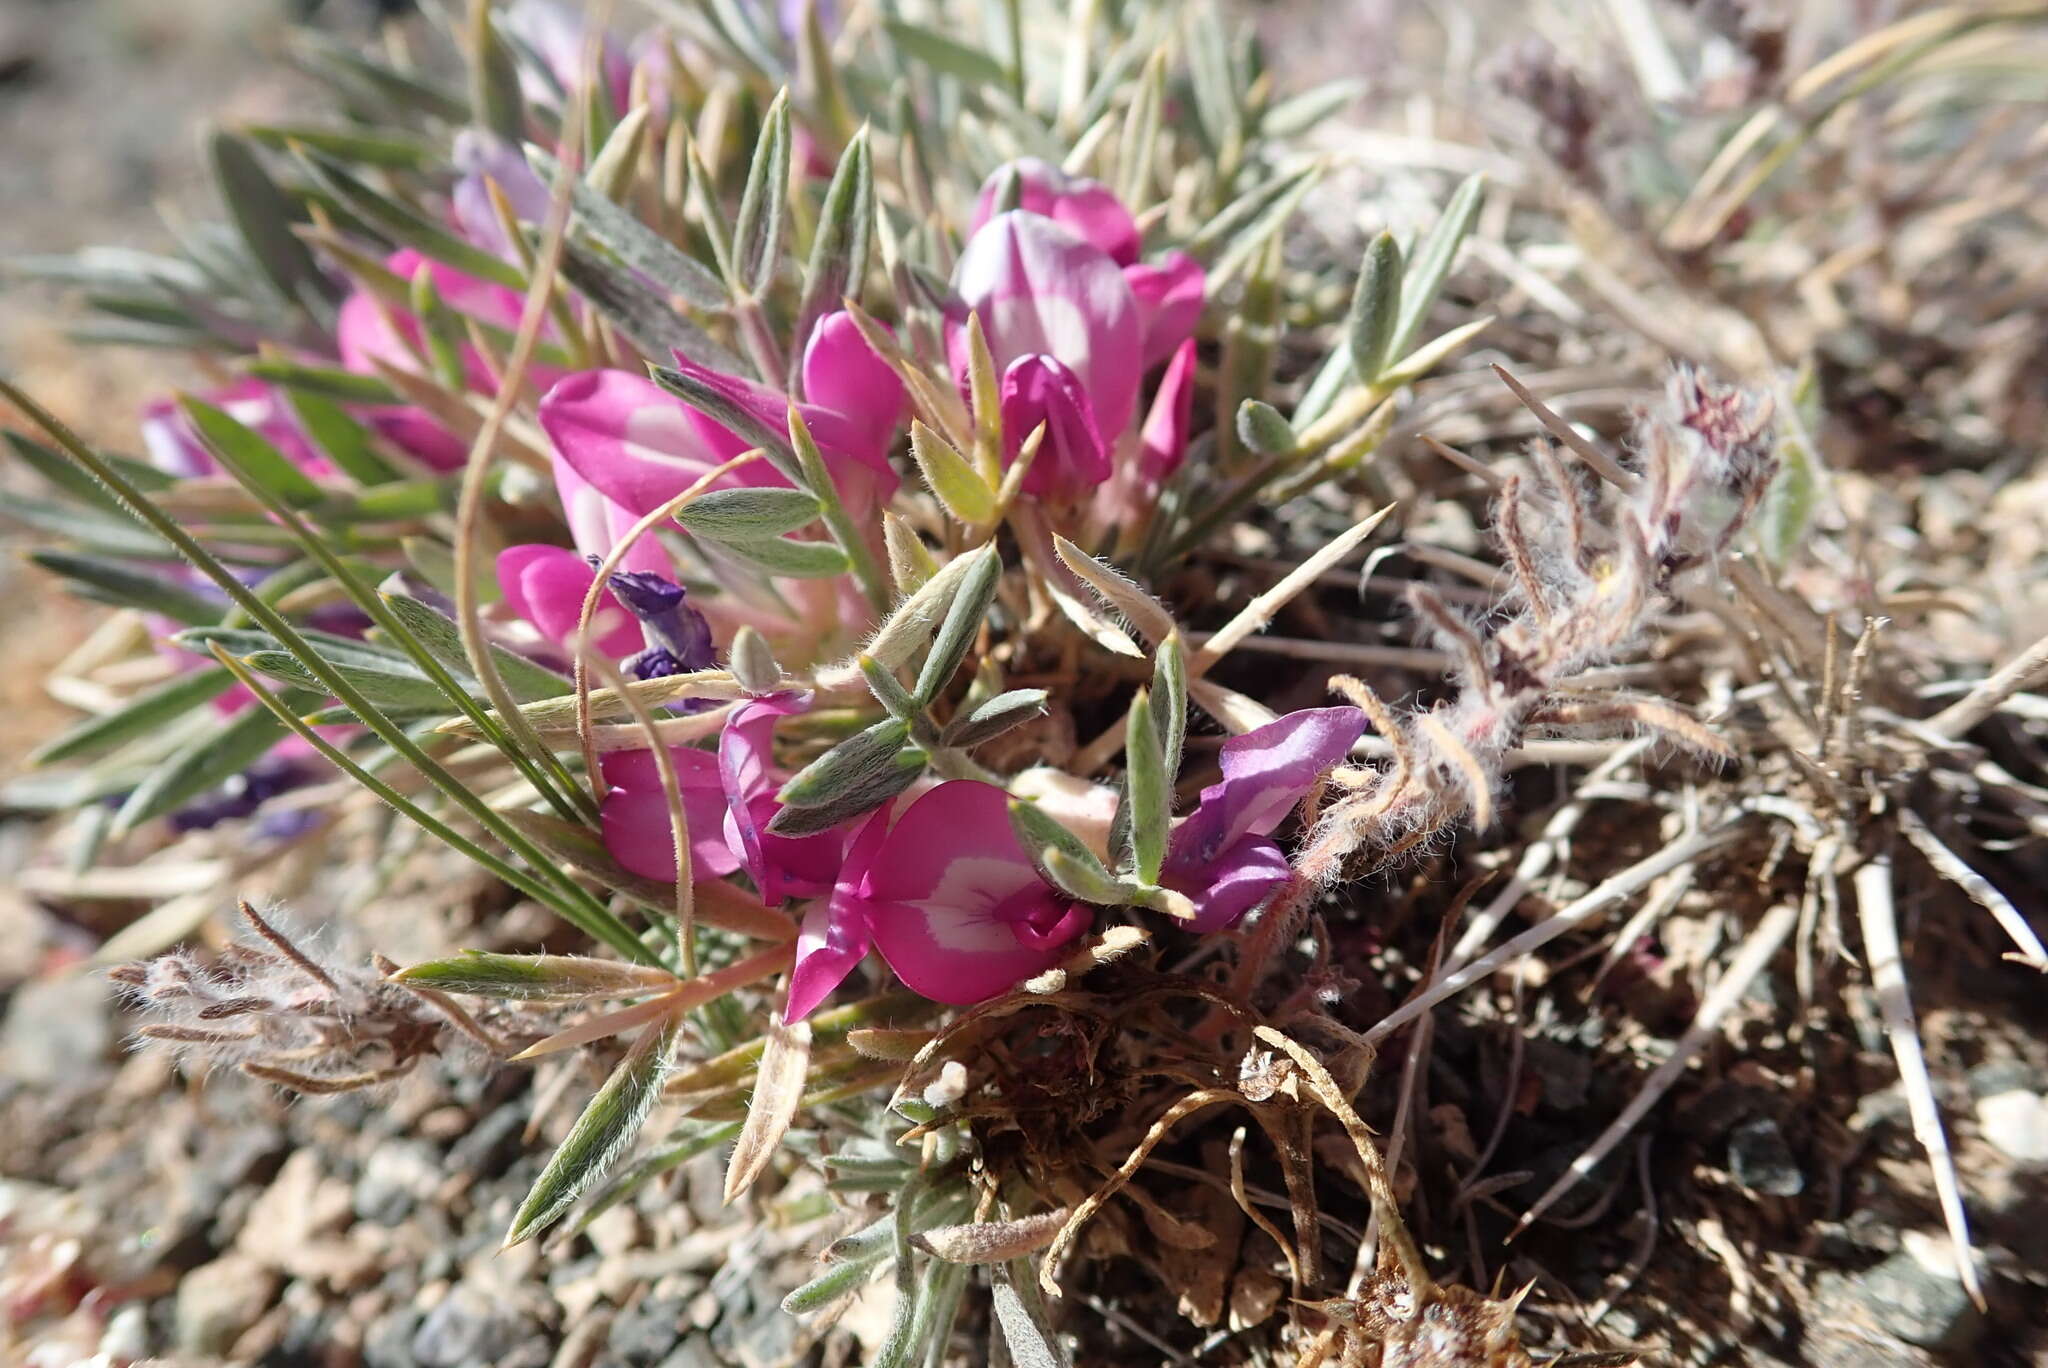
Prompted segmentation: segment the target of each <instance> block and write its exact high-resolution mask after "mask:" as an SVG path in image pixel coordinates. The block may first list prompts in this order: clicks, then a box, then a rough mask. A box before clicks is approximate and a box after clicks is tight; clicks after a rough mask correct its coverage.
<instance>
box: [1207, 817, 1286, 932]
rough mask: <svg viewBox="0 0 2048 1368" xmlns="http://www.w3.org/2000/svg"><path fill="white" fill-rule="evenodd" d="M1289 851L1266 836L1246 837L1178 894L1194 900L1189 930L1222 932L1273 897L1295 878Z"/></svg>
mask: <svg viewBox="0 0 2048 1368" xmlns="http://www.w3.org/2000/svg"><path fill="white" fill-rule="evenodd" d="M1293 873H1294V870H1293V868H1292V867H1291V866H1289V864H1288V863H1287V855H1286V852H1284V851H1282V850H1281V849H1280V847H1279V846H1277V845H1275V844H1273V842H1272V841H1270V840H1268V839H1266V838H1265V837H1264V836H1247V837H1245V838H1244V839H1243V840H1241V841H1239V842H1238V843H1237V844H1236V845H1234V846H1232V847H1231V848H1230V849H1229V850H1226V851H1225V852H1223V855H1222V856H1221V857H1220V858H1218V859H1216V860H1215V861H1213V862H1211V863H1210V864H1209V866H1208V867H1207V868H1205V869H1203V870H1202V871H1201V875H1200V877H1199V878H1196V879H1193V880H1191V881H1189V882H1187V883H1186V884H1185V885H1183V886H1181V887H1180V888H1179V891H1180V892H1182V893H1185V894H1187V895H1188V896H1189V897H1190V898H1192V899H1193V900H1194V904H1195V915H1194V919H1193V920H1192V921H1190V922H1188V923H1187V928H1188V929H1189V930H1190V931H1199V932H1203V933H1207V932H1210V931H1221V930H1223V929H1224V928H1226V927H1228V926H1231V925H1232V924H1234V923H1235V922H1236V921H1237V919H1238V918H1239V917H1242V916H1243V915H1244V914H1245V913H1247V912H1249V911H1251V910H1252V909H1253V908H1254V907H1257V906H1258V905H1259V904H1260V903H1262V902H1264V901H1265V900H1266V899H1267V898H1269V897H1271V896H1272V895H1273V891H1274V890H1275V889H1277V888H1279V887H1280V886H1281V885H1282V884H1284V883H1286V882H1287V880H1288V879H1289V878H1291V877H1292V876H1293Z"/></svg>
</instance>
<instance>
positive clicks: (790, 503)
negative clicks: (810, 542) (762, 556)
mask: <svg viewBox="0 0 2048 1368" xmlns="http://www.w3.org/2000/svg"><path fill="white" fill-rule="evenodd" d="M817 519H818V501H817V499H816V498H814V497H812V496H811V495H810V494H809V493H808V492H806V491H804V490H801V489H775V488H771V487H767V486H750V487H747V488H743V489H714V490H711V491H710V492H709V493H706V494H700V495H699V496H697V498H696V499H695V500H693V501H692V502H690V503H689V504H687V505H685V506H684V507H683V508H682V510H681V511H680V512H678V513H677V514H676V521H678V522H680V523H681V524H682V525H683V526H684V527H687V528H689V529H690V531H692V532H695V533H696V534H697V535H699V536H701V537H710V538H712V539H713V540H714V541H732V540H741V541H745V540H759V539H760V538H762V537H779V536H781V535H782V534H783V533H785V532H794V531H796V530H797V529H798V528H800V527H806V526H808V525H809V524H811V523H813V522H816V521H817Z"/></svg>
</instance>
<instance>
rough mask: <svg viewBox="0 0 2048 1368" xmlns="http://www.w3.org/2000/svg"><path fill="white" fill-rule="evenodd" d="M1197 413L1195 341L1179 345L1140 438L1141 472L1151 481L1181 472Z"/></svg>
mask: <svg viewBox="0 0 2048 1368" xmlns="http://www.w3.org/2000/svg"><path fill="white" fill-rule="evenodd" d="M1194 412H1195V340H1194V339H1193V338H1192V337H1191V338H1189V339H1188V340H1187V341H1185V342H1183V343H1181V344H1180V350H1178V351H1176V352H1175V353H1174V354H1173V360H1171V361H1169V362H1167V363H1166V373H1165V374H1164V375H1162V376H1160V378H1159V389H1158V391H1157V392H1156V393H1155V394H1153V396H1152V410H1151V412H1149V413H1147V414H1146V415H1145V426H1144V428H1143V429H1142V431H1141V432H1140V433H1139V437H1138V462H1139V468H1140V469H1141V470H1142V471H1143V473H1144V475H1145V477H1146V478H1147V479H1150V480H1155V481H1157V480H1163V479H1165V478H1166V477H1167V476H1169V475H1171V474H1173V472H1174V471H1176V470H1178V469H1180V463H1181V461H1182V460H1183V459H1185V458H1186V456H1187V454H1188V428H1189V425H1190V424H1191V423H1192V422H1193V420H1194Z"/></svg>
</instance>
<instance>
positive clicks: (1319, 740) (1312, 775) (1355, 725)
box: [1167, 707, 1365, 879]
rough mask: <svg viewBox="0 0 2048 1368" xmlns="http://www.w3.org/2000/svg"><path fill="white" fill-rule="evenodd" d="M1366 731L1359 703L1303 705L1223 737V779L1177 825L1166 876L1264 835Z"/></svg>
mask: <svg viewBox="0 0 2048 1368" xmlns="http://www.w3.org/2000/svg"><path fill="white" fill-rule="evenodd" d="M1364 734H1365V714H1364V713H1362V712H1360V711H1359V710H1358V709H1356V708H1349V707H1345V708H1304V709H1302V710H1300V711H1298V712H1291V713H1288V714H1287V715H1286V716H1285V717H1281V718H1279V719H1277V720H1275V721H1272V722H1269V723H1267V724H1266V725H1265V726H1263V727H1258V728H1254V729H1253V730H1251V731H1248V732H1246V733H1245V734H1244V735H1242V736H1234V737H1232V738H1231V739H1230V740H1228V741H1226V742H1224V743H1223V753H1222V757H1221V759H1222V767H1223V778H1222V779H1221V780H1220V781H1219V782H1217V783H1214V784H1211V785H1210V786H1209V787H1207V788H1205V789H1203V790H1202V799H1201V802H1200V804H1199V805H1197V807H1196V808H1195V811H1194V813H1193V814H1192V815H1191V816H1189V818H1188V819H1187V820H1186V821H1185V822H1183V823H1181V825H1180V828H1179V830H1177V831H1175V832H1174V835H1173V847H1172V851H1171V853H1170V855H1169V856H1168V860H1167V873H1168V877H1169V878H1175V879H1192V878H1194V877H1196V875H1197V872H1198V871H1202V870H1206V869H1208V868H1210V867H1211V866H1212V865H1213V864H1214V863H1215V862H1216V861H1218V860H1220V859H1222V858H1223V857H1224V854H1225V852H1227V851H1229V850H1230V849H1231V848H1232V847H1234V846H1235V845H1236V844H1237V843H1238V842H1239V840H1241V839H1242V838H1243V837H1245V836H1247V835H1254V836H1263V835H1265V834H1266V833H1267V832H1269V831H1271V830H1272V829H1273V828H1274V827H1276V826H1278V825H1280V823H1281V821H1282V820H1283V819H1285V817H1286V816H1287V813H1288V811H1289V810H1290V809H1291V808H1293V806H1294V805H1295V804H1296V803H1298V802H1300V801H1301V799H1302V797H1303V795H1305V794H1306V793H1307V792H1308V791H1309V789H1311V788H1312V787H1314V786H1315V783H1316V781H1317V780H1318V779H1320V778H1321V777H1322V776H1323V775H1324V774H1326V773H1328V772H1329V770H1330V769H1331V767H1333V766H1335V765H1337V764H1338V763H1340V762H1341V761H1342V760H1343V759H1344V757H1345V756H1346V755H1347V754H1348V753H1349V752H1350V750H1351V747H1352V746H1353V745H1354V744H1355V743H1356V742H1357V740H1358V738H1359V737H1361V736H1363V735H1364Z"/></svg>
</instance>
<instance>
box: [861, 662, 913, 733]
mask: <svg viewBox="0 0 2048 1368" xmlns="http://www.w3.org/2000/svg"><path fill="white" fill-rule="evenodd" d="M860 672H861V675H862V676H863V677H864V678H865V679H866V680H867V683H868V692H869V693H871V694H873V695H874V696H875V701H876V702H877V703H879V704H881V705H882V707H883V708H884V709H886V710H887V712H888V714H889V715H890V716H891V717H893V718H895V719H896V720H897V721H899V722H912V721H914V720H915V719H916V718H917V717H918V716H919V715H920V713H921V712H922V709H921V708H920V707H919V706H918V702H917V700H916V699H914V698H912V697H911V696H910V691H909V690H908V689H906V688H904V687H903V684H902V681H900V680H898V679H897V678H896V676H895V675H894V674H892V673H891V672H890V670H889V668H888V667H887V666H885V665H883V664H882V662H880V661H879V660H876V659H875V658H874V657H873V656H871V655H866V654H863V655H862V656H861V657H860Z"/></svg>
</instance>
